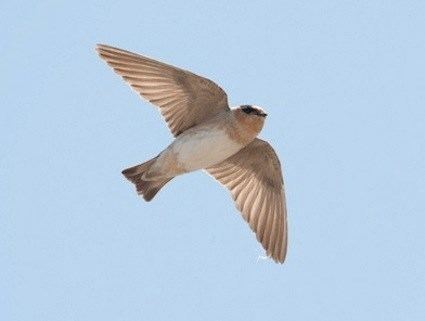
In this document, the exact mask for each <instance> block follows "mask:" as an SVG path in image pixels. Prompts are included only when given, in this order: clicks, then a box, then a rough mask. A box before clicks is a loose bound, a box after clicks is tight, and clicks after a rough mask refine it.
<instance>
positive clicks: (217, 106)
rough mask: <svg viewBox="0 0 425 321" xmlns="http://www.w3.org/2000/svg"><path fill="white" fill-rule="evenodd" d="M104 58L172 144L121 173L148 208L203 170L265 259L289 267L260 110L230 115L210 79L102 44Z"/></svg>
mask: <svg viewBox="0 0 425 321" xmlns="http://www.w3.org/2000/svg"><path fill="white" fill-rule="evenodd" d="M96 50H97V52H98V53H99V55H100V57H101V58H102V59H104V60H105V61H106V63H107V64H108V65H109V66H111V67H112V68H113V69H114V71H115V72H116V73H117V74H119V75H120V76H122V78H123V79H124V80H125V81H126V82H127V83H128V84H129V85H130V86H131V87H132V88H133V89H134V90H135V91H136V92H137V93H139V94H140V95H141V96H142V97H143V98H145V99H147V100H148V101H150V102H151V103H153V104H154V105H156V106H157V107H159V110H160V112H161V114H162V116H163V117H164V119H165V121H166V122H167V125H168V127H169V128H170V130H171V132H172V133H173V135H174V136H175V137H176V138H175V140H174V141H173V142H172V143H171V144H170V145H169V146H168V147H167V148H166V149H164V150H163V151H162V152H161V153H160V154H159V155H158V156H156V157H154V158H152V159H151V160H149V161H147V162H145V163H143V164H140V165H137V166H133V167H130V168H127V169H125V170H124V171H123V174H124V176H125V177H126V178H127V179H128V180H129V181H131V182H132V183H134V184H135V186H136V190H137V193H138V194H139V195H141V196H143V198H144V199H145V200H146V201H150V200H152V199H153V197H154V196H155V195H156V193H157V192H158V191H159V190H160V189H161V188H162V187H163V186H164V185H165V184H166V183H168V182H169V181H170V180H171V179H172V178H174V177H175V176H178V175H181V174H184V173H187V172H191V171H194V170H197V169H204V170H205V171H206V172H208V173H209V174H210V175H211V176H212V177H214V178H215V179H216V180H217V181H219V182H220V183H221V184H222V185H224V186H225V187H227V188H228V189H229V191H230V193H231V195H232V197H233V199H234V201H235V204H236V207H237V209H238V210H239V211H240V212H241V213H242V217H243V218H244V219H245V221H247V222H248V224H249V226H250V227H251V229H252V230H253V231H254V232H255V233H256V235H257V240H258V241H259V242H260V243H261V244H262V246H263V247H264V249H265V250H266V252H267V255H268V256H270V257H271V258H273V260H274V261H276V262H280V263H282V262H284V260H285V256H286V251H287V238H288V228H287V219H286V204H285V193H284V183H283V177H282V171H281V166H280V162H279V159H278V157H277V155H276V153H275V151H274V150H273V148H272V147H271V146H270V144H269V143H267V142H265V141H263V140H261V139H258V138H256V136H257V135H258V133H259V132H260V131H261V129H262V127H263V125H264V119H265V117H266V116H267V115H266V114H265V113H264V111H263V110H262V109H261V108H259V107H257V106H250V105H243V106H239V107H238V108H235V109H230V108H229V105H228V100H227V95H226V93H225V92H224V91H223V90H222V89H221V88H220V87H219V86H218V85H217V84H215V83H214V82H212V81H211V80H209V79H207V78H204V77H201V76H198V75H195V74H193V73H191V72H189V71H186V70H183V69H180V68H177V67H174V66H171V65H168V64H165V63H162V62H159V61H156V60H153V59H150V58H147V57H144V56H141V55H138V54H135V53H132V52H129V51H125V50H121V49H118V48H114V47H110V46H106V45H98V46H97V48H96Z"/></svg>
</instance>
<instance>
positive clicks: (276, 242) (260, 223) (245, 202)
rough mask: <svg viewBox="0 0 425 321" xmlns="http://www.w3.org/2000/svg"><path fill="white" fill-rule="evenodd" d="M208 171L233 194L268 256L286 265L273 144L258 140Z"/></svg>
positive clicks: (278, 173)
mask: <svg viewBox="0 0 425 321" xmlns="http://www.w3.org/2000/svg"><path fill="white" fill-rule="evenodd" d="M206 171H207V172H208V173H209V174H211V175H212V176H213V177H214V178H215V179H216V180H218V181H219V182H220V183H221V184H223V185H224V186H226V187H227V188H228V189H229V190H230V193H231V194H232V197H233V199H234V201H235V203H236V207H237V208H238V210H239V211H241V213H242V216H243V218H244V219H245V221H247V222H248V224H249V226H250V227H251V229H252V230H253V231H254V232H255V233H256V235H257V240H258V241H259V242H260V243H261V244H262V246H263V247H264V249H265V250H266V251H267V255H268V256H270V257H272V258H273V260H275V261H276V262H280V263H283V261H284V260H285V256H286V250H287V240H288V230H287V221H286V204H285V192H284V184H283V176H282V171H281V166H280V162H279V159H278V157H277V155H276V153H275V151H274V150H273V148H272V147H271V146H270V144H269V143H267V142H265V141H263V140H261V139H258V138H256V139H254V141H252V142H251V143H250V144H248V145H247V146H246V147H245V148H243V149H241V150H240V151H239V152H238V153H236V154H235V155H233V156H231V157H229V158H227V159H226V160H224V161H223V162H221V163H219V164H217V165H215V166H213V167H209V168H207V169H206Z"/></svg>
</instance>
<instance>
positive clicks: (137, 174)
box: [122, 157, 172, 202]
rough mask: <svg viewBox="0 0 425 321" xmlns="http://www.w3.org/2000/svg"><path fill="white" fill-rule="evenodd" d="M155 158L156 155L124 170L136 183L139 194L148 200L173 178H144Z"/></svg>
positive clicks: (125, 174)
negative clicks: (148, 179) (149, 179)
mask: <svg viewBox="0 0 425 321" xmlns="http://www.w3.org/2000/svg"><path fill="white" fill-rule="evenodd" d="M155 160H156V157H155V158H153V159H151V160H149V161H147V162H145V163H143V164H140V165H136V166H133V167H129V168H126V169H124V170H123V171H122V174H123V175H124V176H125V178H127V179H128V180H129V181H130V182H132V183H133V184H134V185H136V190H137V194H139V195H141V196H143V198H144V199H145V201H147V202H149V201H150V200H152V199H153V198H154V196H155V195H156V193H158V192H159V190H160V189H161V188H162V187H163V186H164V185H165V184H167V183H168V182H169V181H170V180H171V179H172V177H171V178H165V179H159V180H155V181H147V180H144V179H143V175H144V174H145V172H146V171H148V170H149V168H150V167H151V165H152V164H153V163H154V162H155Z"/></svg>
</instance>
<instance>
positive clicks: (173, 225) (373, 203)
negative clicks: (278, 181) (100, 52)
mask: <svg viewBox="0 0 425 321" xmlns="http://www.w3.org/2000/svg"><path fill="white" fill-rule="evenodd" d="M424 16H425V3H424V2H423V1H320V0H319V1H279V2H278V1H276V2H266V1H261V2H260V1H259V2H249V3H248V2H246V1H214V2H200V1H199V2H198V1H180V2H178V1H169V2H165V1H133V2H131V1H130V2H129V1H114V2H105V1H93V2H89V3H87V2H86V1H72V2H68V3H60V2H57V1H52V2H49V1H13V2H12V1H2V2H1V4H0V48H1V59H0V74H1V78H0V79H1V86H0V100H1V101H0V106H1V117H0V212H1V215H0V320H4V321H47V320H52V321H62V320H64V321H65V320H66V321H68V320H69V321H74V320H78V321H83V320H84V321H85V320H87V321H93V320H102V321H109V320H110V321H117V320H207V321H210V320H211V321H212V320H214V321H216V320H325V321H331V320H335V321H341V320H355V321H358V320H386V321H389V320H409V321H412V320H425V273H424V271H425V237H424V227H425V205H424V202H425V38H424V30H425V19H424ZM96 43H106V44H110V45H114V46H118V47H121V48H125V49H128V50H132V51H136V52H139V53H143V54H146V55H149V56H151V57H155V58H157V59H161V60H164V61H166V62H169V63H172V64H175V65H177V66H180V67H183V68H187V69H189V70H192V71H194V72H196V73H198V74H201V75H204V76H207V77H209V78H211V79H213V80H214V81H216V82H217V83H219V84H220V85H221V86H222V87H223V88H224V89H225V90H226V91H227V92H228V95H229V99H230V102H231V104H232V105H238V104H247V103H250V104H257V105H260V106H263V107H264V108H265V109H266V110H267V112H268V113H269V117H268V118H267V122H266V126H265V128H264V129H263V131H262V133H261V137H262V138H265V139H267V140H268V141H270V142H271V144H272V145H273V146H274V148H275V149H276V151H277V153H278V154H279V156H280V158H281V160H282V163H283V165H284V169H285V173H284V175H285V182H286V189H287V199H288V209H289V211H288V213H289V224H290V225H289V227H290V230H289V242H290V243H289V252H288V257H287V261H286V263H285V264H284V265H277V264H275V263H273V262H272V261H270V260H263V259H258V257H259V256H262V255H263V254H264V252H263V251H262V249H261V246H260V245H259V244H258V243H257V242H256V240H255V237H254V235H253V234H252V233H251V232H250V230H249V228H248V226H247V224H246V223H245V222H244V221H243V220H242V219H241V217H240V216H239V214H238V212H237V211H236V209H235V207H234V205H233V202H232V200H231V198H230V196H229V194H228V192H227V191H226V190H225V189H224V188H222V187H221V186H220V185H219V184H218V183H216V182H214V181H213V180H212V179H211V178H210V177H208V176H207V175H205V174H204V173H202V172H197V173H192V174H188V175H185V176H182V177H179V178H178V179H175V180H173V181H172V183H171V184H169V185H168V186H166V187H165V188H164V189H163V190H162V191H161V192H160V193H159V195H158V196H157V197H156V198H155V199H154V200H153V201H152V202H151V203H145V202H144V201H143V200H141V199H139V198H138V197H137V195H136V193H135V191H134V189H133V186H131V185H130V183H128V182H127V181H125V180H124V178H123V177H122V176H121V173H120V172H121V170H122V169H123V168H125V167H128V166H131V165H134V164H137V163H139V162H142V161H144V160H147V159H149V158H150V157H152V156H154V155H156V153H158V152H159V151H161V149H162V148H163V147H165V146H166V145H167V144H168V143H169V142H170V141H171V140H172V137H171V135H170V133H169V132H168V130H167V128H166V126H165V124H164V123H163V122H162V120H161V117H160V116H159V114H158V113H157V111H156V110H155V108H154V107H152V106H150V105H149V104H147V103H144V102H143V101H141V100H140V99H139V97H138V96H137V95H136V94H135V93H133V92H132V91H131V90H130V89H129V88H128V87H127V86H126V85H125V84H124V82H123V81H122V80H121V79H120V78H119V77H118V76H117V75H115V74H114V73H113V72H112V71H111V70H110V69H109V68H108V67H107V66H106V65H105V63H103V62H102V61H101V60H100V59H99V58H98V57H97V55H96V53H95V51H94V47H95V44H96Z"/></svg>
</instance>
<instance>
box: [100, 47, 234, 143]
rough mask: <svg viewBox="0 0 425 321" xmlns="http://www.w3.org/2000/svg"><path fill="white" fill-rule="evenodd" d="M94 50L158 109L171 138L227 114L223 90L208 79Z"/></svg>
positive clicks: (116, 52)
mask: <svg viewBox="0 0 425 321" xmlns="http://www.w3.org/2000/svg"><path fill="white" fill-rule="evenodd" d="M96 50H97V52H98V53H99V56H100V57H101V58H102V59H103V60H105V61H106V63H107V64H108V65H109V66H111V67H112V68H113V69H114V71H115V72H116V73H117V74H119V75H120V76H122V78H123V79H124V80H125V81H126V82H127V83H128V84H129V85H130V86H131V87H132V88H133V89H134V90H135V91H136V92H138V93H139V94H140V95H141V96H142V97H144V98H145V99H147V100H149V101H150V102H151V103H153V104H154V105H156V106H158V107H159V109H160V112H161V114H162V116H163V117H164V118H165V121H166V122H167V125H168V127H169V128H170V130H171V132H172V133H173V135H174V136H178V135H179V134H180V133H182V132H184V131H185V130H186V129H189V128H190V127H193V126H195V125H197V124H200V123H202V122H203V121H205V120H207V119H208V118H210V117H213V116H215V115H216V114H218V113H220V112H222V111H225V110H229V106H228V102H227V95H226V93H225V92H224V90H223V89H221V88H220V87H219V86H218V85H217V84H215V83H214V82H213V81H211V80H209V79H207V78H204V77H201V76H198V75H195V74H193V73H191V72H189V71H187V70H183V69H180V68H177V67H174V66H171V65H168V64H165V63H163V62H159V61H156V60H153V59H151V58H147V57H144V56H142V55H138V54H135V53H132V52H129V51H126V50H122V49H118V48H114V47H110V46H107V45H97V47H96Z"/></svg>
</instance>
